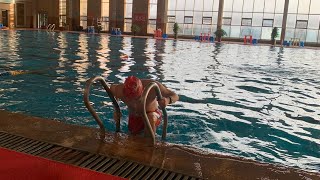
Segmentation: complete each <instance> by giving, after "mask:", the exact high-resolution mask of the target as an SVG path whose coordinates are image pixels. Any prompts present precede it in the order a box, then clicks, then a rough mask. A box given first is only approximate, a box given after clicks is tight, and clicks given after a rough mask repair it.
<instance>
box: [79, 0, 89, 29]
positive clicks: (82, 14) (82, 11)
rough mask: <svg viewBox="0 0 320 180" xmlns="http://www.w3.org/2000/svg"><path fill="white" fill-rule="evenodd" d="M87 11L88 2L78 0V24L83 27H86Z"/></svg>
mask: <svg viewBox="0 0 320 180" xmlns="http://www.w3.org/2000/svg"><path fill="white" fill-rule="evenodd" d="M87 12H88V3H87V0H80V26H82V27H83V29H86V28H87V15H88V14H87Z"/></svg>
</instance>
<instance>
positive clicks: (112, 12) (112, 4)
mask: <svg viewBox="0 0 320 180" xmlns="http://www.w3.org/2000/svg"><path fill="white" fill-rule="evenodd" d="M124 2H125V0H110V1H109V32H111V29H112V28H120V30H121V31H122V32H123V29H124V10H125V7H124Z"/></svg>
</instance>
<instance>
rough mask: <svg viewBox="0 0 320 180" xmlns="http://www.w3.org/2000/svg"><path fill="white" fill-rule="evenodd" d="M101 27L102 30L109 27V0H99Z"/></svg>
mask: <svg viewBox="0 0 320 180" xmlns="http://www.w3.org/2000/svg"><path fill="white" fill-rule="evenodd" d="M101 28H102V30H103V31H107V30H108V29H109V0H101Z"/></svg>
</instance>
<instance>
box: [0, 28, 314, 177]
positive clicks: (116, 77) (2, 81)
mask: <svg viewBox="0 0 320 180" xmlns="http://www.w3.org/2000/svg"><path fill="white" fill-rule="evenodd" d="M0 42H1V43H0V71H4V70H29V71H33V70H34V71H39V74H24V75H18V76H1V77H0V109H4V110H9V111H13V112H21V113H24V114H29V115H33V116H39V117H43V118H49V119H56V120H62V121H64V122H67V123H72V124H79V125H86V126H91V127H98V126H97V124H96V123H95V121H94V119H93V118H92V116H91V115H90V114H89V113H88V111H87V110H86V108H85V106H84V103H83V90H84V87H85V82H86V80H88V79H89V78H91V77H93V76H103V77H105V78H106V80H107V82H109V83H119V82H123V81H124V79H125V78H126V77H127V76H129V75H136V76H138V77H140V78H151V79H155V80H158V81H160V82H162V83H163V84H165V85H166V86H167V87H169V88H171V89H172V90H174V91H176V92H177V94H179V96H180V101H179V102H177V103H176V104H174V105H172V106H169V107H168V108H167V110H168V115H169V126H168V136H167V140H168V142H171V143H176V144H185V145H190V146H194V147H197V148H202V149H203V150H205V151H210V152H219V153H224V154H229V155H233V156H241V157H246V158H249V159H254V160H257V161H261V162H268V163H272V164H282V165H286V166H293V167H298V168H302V169H306V170H309V171H317V172H318V171H320V152H319V151H320V103H319V100H320V72H319V69H320V62H319V57H320V51H319V50H312V49H281V48H273V47H268V46H243V45H236V44H223V45H213V44H207V43H199V42H191V41H177V42H175V41H172V40H166V41H163V40H154V39H140V38H130V37H124V38H122V37H110V36H107V35H86V34H72V33H54V32H50V33H48V32H43V31H39V32H38V31H0ZM123 54H126V55H128V56H129V57H130V58H129V59H127V60H121V56H122V55H123ZM91 92H92V95H91V96H90V98H91V99H90V100H91V101H92V102H93V103H94V106H95V108H96V109H97V111H98V113H99V115H100V116H101V117H102V119H103V120H104V121H105V123H106V124H107V128H108V129H109V130H114V129H115V125H114V123H113V121H112V112H113V111H112V109H113V108H112V106H111V101H110V99H109V98H108V97H107V96H106V93H105V92H104V90H103V89H102V88H101V87H100V86H98V85H95V86H94V88H93V90H91ZM121 108H122V112H123V114H124V120H123V121H122V130H123V131H124V132H128V130H127V121H126V119H127V111H126V107H125V106H124V105H123V104H121ZM0 118H1V117H0ZM111 122H112V123H111ZM158 134H161V128H159V130H158Z"/></svg>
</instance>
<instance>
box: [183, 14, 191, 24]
mask: <svg viewBox="0 0 320 180" xmlns="http://www.w3.org/2000/svg"><path fill="white" fill-rule="evenodd" d="M186 18H191V22H186ZM183 23H184V24H193V16H184V18H183Z"/></svg>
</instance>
